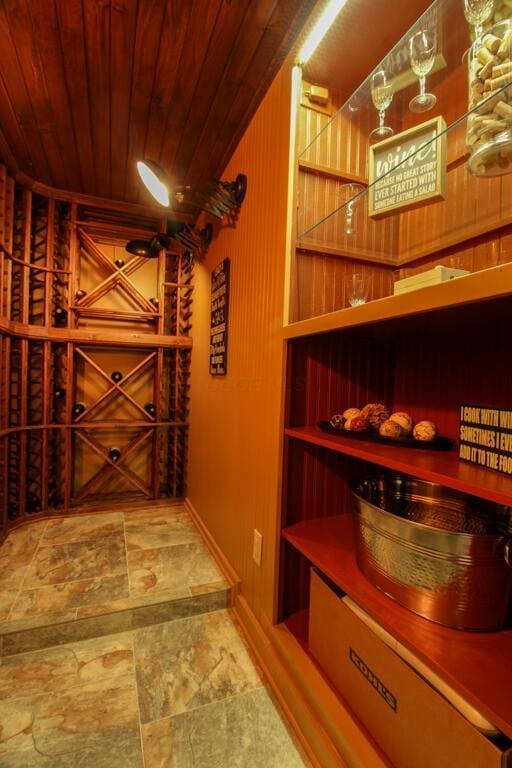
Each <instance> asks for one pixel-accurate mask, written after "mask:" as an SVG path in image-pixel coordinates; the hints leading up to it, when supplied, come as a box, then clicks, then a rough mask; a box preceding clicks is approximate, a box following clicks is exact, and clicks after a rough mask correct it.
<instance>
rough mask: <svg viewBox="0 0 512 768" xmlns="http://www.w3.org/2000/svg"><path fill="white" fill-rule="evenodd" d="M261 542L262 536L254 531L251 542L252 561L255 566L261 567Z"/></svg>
mask: <svg viewBox="0 0 512 768" xmlns="http://www.w3.org/2000/svg"><path fill="white" fill-rule="evenodd" d="M262 542H263V536H262V535H261V533H260V532H259V531H257V530H256V528H255V529H254V538H253V540H252V559H253V560H254V562H255V563H256V565H260V566H261V545H262Z"/></svg>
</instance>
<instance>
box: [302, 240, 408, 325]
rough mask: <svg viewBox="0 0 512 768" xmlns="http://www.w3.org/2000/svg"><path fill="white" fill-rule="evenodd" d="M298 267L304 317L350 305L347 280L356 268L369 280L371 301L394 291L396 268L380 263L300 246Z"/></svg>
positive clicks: (356, 270)
mask: <svg viewBox="0 0 512 768" xmlns="http://www.w3.org/2000/svg"><path fill="white" fill-rule="evenodd" d="M296 271H297V274H296V278H297V286H298V298H297V315H298V318H300V319H301V320H304V319H306V318H309V317H316V316H317V315H322V314H324V313H325V312H334V311H335V310H337V309H343V308H344V307H348V306H349V301H348V280H349V279H350V277H351V276H352V275H353V274H354V273H356V272H357V273H361V274H363V275H364V276H365V277H367V278H368V280H369V285H370V290H369V294H368V299H369V300H370V301H372V300H373V299H380V298H382V297H384V296H390V295H391V294H392V293H393V270H392V268H391V267H386V266H381V265H379V264H371V263H370V262H361V261H357V262H355V261H353V260H352V259H350V258H343V257H340V256H331V255H329V254H325V253H311V252H310V251H301V250H299V251H298V252H297V258H296Z"/></svg>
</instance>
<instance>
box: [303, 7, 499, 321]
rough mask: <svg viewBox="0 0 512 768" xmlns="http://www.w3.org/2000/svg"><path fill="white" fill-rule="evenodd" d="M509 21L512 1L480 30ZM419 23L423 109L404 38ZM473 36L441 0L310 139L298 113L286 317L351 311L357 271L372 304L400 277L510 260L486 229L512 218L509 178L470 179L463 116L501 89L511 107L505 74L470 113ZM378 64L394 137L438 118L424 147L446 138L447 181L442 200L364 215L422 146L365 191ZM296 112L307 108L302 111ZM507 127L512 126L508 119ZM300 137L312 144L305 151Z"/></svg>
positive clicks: (457, 10) (478, 110)
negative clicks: (423, 41)
mask: <svg viewBox="0 0 512 768" xmlns="http://www.w3.org/2000/svg"><path fill="white" fill-rule="evenodd" d="M504 16H506V17H507V18H510V19H512V7H510V6H508V5H506V4H504V3H500V2H498V3H496V5H495V11H494V16H493V17H491V18H490V19H489V22H488V24H487V30H489V29H490V27H492V26H493V24H494V23H495V22H497V21H499V20H500V19H502V18H503V17H504ZM511 26H512V22H511ZM420 30H430V31H435V34H436V53H435V57H434V65H433V68H432V71H431V72H430V74H428V75H427V80H426V90H427V92H429V93H433V94H434V95H435V96H436V100H437V101H436V104H435V106H434V107H433V108H432V109H431V110H430V111H427V112H423V113H414V112H411V111H410V109H409V103H410V101H411V99H412V98H413V97H414V96H415V95H417V94H418V93H419V84H418V78H417V77H416V75H415V74H414V72H413V71H412V69H411V64H410V58H409V40H410V38H411V36H412V35H414V34H415V33H416V32H418V31H420ZM486 34H487V32H486ZM473 37H474V31H473V28H472V27H471V25H469V24H468V22H467V21H466V20H465V17H464V7H463V2H462V0H437V1H436V2H434V3H433V4H432V5H431V6H430V8H428V9H427V11H426V12H425V13H424V14H423V15H422V16H421V17H420V18H419V19H418V20H417V22H416V23H415V24H414V26H413V27H412V28H411V29H410V30H409V31H408V32H407V34H406V35H404V36H403V37H402V39H401V40H400V41H399V42H398V43H397V44H396V45H395V46H394V48H393V49H392V50H391V51H390V52H389V53H388V54H387V56H386V57H385V58H384V59H383V60H382V61H381V62H380V63H379V64H378V66H377V67H376V68H375V69H374V70H373V72H372V73H370V75H369V76H368V78H367V79H366V80H365V81H364V82H363V83H362V84H361V86H360V87H359V88H358V89H357V91H356V92H355V93H354V94H353V95H352V96H351V97H350V98H349V99H348V100H347V101H346V103H345V104H344V105H343V106H342V107H341V109H339V110H338V111H337V112H336V113H335V115H334V116H333V117H332V118H330V119H328V118H322V119H319V120H318V121H317V124H320V125H321V123H322V122H323V126H321V129H320V130H319V131H318V133H317V135H316V136H315V138H313V139H312V140H309V138H308V137H309V135H310V133H309V131H310V129H309V128H306V127H305V126H306V123H307V119H306V118H304V116H301V117H300V118H299V126H298V136H299V139H298V145H299V155H298V165H299V174H298V198H299V206H298V213H297V222H296V232H297V233H298V234H297V237H296V249H297V255H296V261H295V269H294V275H295V277H294V280H295V282H294V290H293V291H292V299H293V300H294V301H295V306H292V311H291V313H290V321H291V322H295V321H297V320H303V319H307V318H309V317H314V316H317V315H320V314H324V313H326V312H333V311H336V310H339V309H342V308H344V307H346V306H348V293H347V283H348V280H349V279H351V277H352V275H353V274H354V273H356V272H362V273H363V274H367V275H368V277H369V279H371V289H370V292H369V296H368V300H373V299H376V298H383V297H385V296H389V295H392V294H393V285H394V282H395V280H397V279H401V278H403V277H409V276H411V275H413V274H415V273H417V272H422V271H426V270H428V269H430V268H432V267H434V266H436V265H438V264H443V265H444V266H448V267H452V268H459V269H464V270H466V271H469V272H474V271H479V270H480V269H484V268H488V267H492V266H496V265H498V264H502V263H508V262H510V261H511V260H512V252H511V251H512V248H511V244H510V243H509V239H510V238H504V237H501V235H497V236H495V235H493V234H492V233H493V232H494V231H495V230H499V229H500V228H502V227H504V226H506V225H508V224H512V173H509V174H507V175H502V176H495V177H489V176H483V177H479V176H475V175H473V174H472V173H471V172H470V171H469V170H468V168H467V160H468V157H469V152H468V150H467V147H466V128H467V123H468V118H469V117H470V116H477V115H478V118H480V116H481V115H482V114H483V113H484V112H485V108H486V105H489V112H491V104H494V103H495V96H496V95H497V94H501V95H502V96H503V100H504V101H505V102H509V103H510V101H511V97H512V93H511V88H512V72H510V73H507V76H506V77H505V78H504V82H503V81H502V82H500V83H499V88H497V89H494V90H493V92H492V95H491V96H489V97H488V98H487V99H485V100H482V101H480V102H478V104H476V105H474V106H473V107H472V109H469V110H468V74H467V69H468V57H469V49H470V46H471V44H472V38H473ZM382 69H384V70H385V71H386V72H387V74H388V76H389V80H390V82H391V83H392V87H393V100H392V102H391V104H390V106H389V108H388V109H387V111H386V116H385V124H386V125H388V126H392V128H393V130H394V135H395V136H396V135H397V134H400V135H401V134H402V133H403V132H404V131H407V130H409V129H414V128H415V127H416V126H420V125H422V124H423V123H425V122H427V121H430V120H432V119H434V118H442V119H443V120H444V123H445V125H443V127H442V128H441V129H440V131H439V132H438V134H437V135H436V137H435V138H433V139H431V143H432V144H434V143H436V142H437V144H438V147H441V141H442V142H443V143H444V144H445V150H444V151H445V153H446V154H445V160H446V181H445V190H444V196H443V198H442V199H440V198H439V197H438V198H437V199H432V200H426V201H424V202H420V203H419V204H416V205H415V206H414V207H412V206H410V207H405V206H404V207H399V208H396V209H395V210H391V211H384V212H383V213H382V214H381V215H370V212H369V205H370V196H371V193H372V194H373V195H374V196H375V194H376V193H378V191H379V189H381V188H382V186H383V183H385V181H386V178H389V179H391V176H392V175H393V174H396V173H397V172H403V177H404V179H406V178H407V173H406V172H407V169H408V167H409V166H410V165H411V164H412V162H413V161H414V158H415V157H416V156H418V157H419V153H420V152H425V151H426V148H427V146H428V144H427V143H426V142H425V141H422V143H421V146H417V147H416V148H415V149H412V150H411V149H410V148H409V152H408V154H407V156H406V157H401V156H400V151H399V150H396V151H395V153H394V158H393V167H392V168H388V167H386V164H385V163H383V164H382V166H381V168H380V169H379V168H377V167H376V172H375V173H374V178H373V182H372V185H371V186H370V187H369V186H368V170H369V169H368V166H369V159H368V158H369V154H370V147H371V146H373V145H372V137H371V132H372V130H373V129H374V128H375V126H376V125H377V123H378V113H377V111H376V109H375V107H374V105H373V102H372V98H371V80H372V75H373V74H374V73H375V72H378V71H380V70H382ZM301 109H303V110H305V108H304V106H303V107H302V108H301ZM491 116H492V115H491ZM313 122H314V121H310V123H309V124H308V125H312V124H313ZM508 130H509V131H510V130H512V120H511V121H509V123H508ZM404 140H405V139H404ZM301 142H302V143H303V144H304V143H306V144H307V145H306V146H305V147H304V146H303V148H302V149H301V148H300V147H301ZM510 170H511V172H512V163H511V164H510ZM379 185H380V186H379Z"/></svg>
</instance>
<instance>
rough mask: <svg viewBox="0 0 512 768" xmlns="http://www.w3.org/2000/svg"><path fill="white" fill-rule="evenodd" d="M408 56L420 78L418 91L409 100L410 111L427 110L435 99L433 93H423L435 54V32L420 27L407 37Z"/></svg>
mask: <svg viewBox="0 0 512 768" xmlns="http://www.w3.org/2000/svg"><path fill="white" fill-rule="evenodd" d="M409 56H410V59H411V67H412V71H413V72H414V74H415V75H416V77H418V78H419V80H420V92H419V94H418V95H417V96H415V97H414V98H413V99H411V100H410V102H409V109H410V110H411V112H428V110H429V109H432V107H433V106H434V105H435V103H436V101H437V99H436V97H435V96H434V94H433V93H425V83H426V79H427V75H428V73H429V72H430V71H431V69H432V67H433V66H434V60H435V56H436V33H435V32H433V31H430V30H428V29H420V31H419V32H416V34H414V35H413V36H412V37H411V38H410V39H409Z"/></svg>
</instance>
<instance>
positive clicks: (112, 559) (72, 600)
mask: <svg viewBox="0 0 512 768" xmlns="http://www.w3.org/2000/svg"><path fill="white" fill-rule="evenodd" d="M229 600H230V587H229V585H228V584H227V582H226V581H225V580H224V579H223V577H222V574H221V573H220V571H219V570H218V568H217V566H216V564H215V562H214V561H213V558H212V557H211V555H210V553H209V552H208V550H207V548H206V546H205V544H204V542H203V540H202V538H201V535H200V534H199V532H198V530H197V528H196V527H195V525H194V523H193V521H192V520H191V518H190V516H189V515H188V513H187V512H185V510H184V509H183V507H180V506H168V507H165V508H163V507H161V506H158V507H145V508H141V509H138V510H130V511H129V512H119V511H115V512H110V513H105V514H97V515H86V516H82V515H80V516H79V515H75V516H73V517H67V518H60V519H52V520H49V521H47V522H39V523H34V524H33V525H30V526H27V527H25V528H22V529H18V530H15V531H13V532H12V533H11V534H10V536H9V537H8V538H7V540H6V542H5V543H4V545H3V546H2V547H1V548H0V619H2V620H1V621H0V656H8V655H12V654H17V653H25V652H27V651H33V650H38V649H41V648H48V647H51V646H54V645H61V644H63V643H69V642H75V641H78V640H84V639H88V638H94V637H101V636H103V635H108V634H113V633H118V632H126V631H130V630H133V629H139V628H142V627H147V626H151V625H153V624H160V623H162V622H168V621H173V620H175V619H182V618H184V617H187V616H193V615H195V614H202V613H208V612H210V611H216V610H219V609H221V608H225V607H226V606H227V605H228V604H229Z"/></svg>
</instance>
